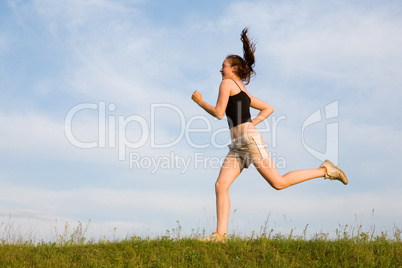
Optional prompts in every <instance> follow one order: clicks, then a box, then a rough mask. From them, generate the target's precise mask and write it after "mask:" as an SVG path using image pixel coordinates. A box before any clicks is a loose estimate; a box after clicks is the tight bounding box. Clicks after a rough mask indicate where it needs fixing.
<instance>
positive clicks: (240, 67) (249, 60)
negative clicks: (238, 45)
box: [226, 27, 255, 85]
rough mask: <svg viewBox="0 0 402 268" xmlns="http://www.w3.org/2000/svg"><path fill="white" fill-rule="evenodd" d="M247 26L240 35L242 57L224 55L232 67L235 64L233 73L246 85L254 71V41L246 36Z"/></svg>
mask: <svg viewBox="0 0 402 268" xmlns="http://www.w3.org/2000/svg"><path fill="white" fill-rule="evenodd" d="M247 32H248V28H247V27H246V28H244V29H243V31H242V32H241V35H240V40H241V41H242V43H243V58H242V57H240V56H238V55H229V56H227V57H226V59H228V60H229V61H230V65H231V66H232V67H234V66H236V67H237V68H236V69H235V71H234V73H235V74H236V75H237V76H238V77H240V79H241V80H242V81H244V82H245V84H246V85H248V83H250V78H251V77H252V76H253V75H255V71H254V69H253V68H254V64H255V58H254V52H255V43H253V42H251V41H250V39H249V38H248V36H247Z"/></svg>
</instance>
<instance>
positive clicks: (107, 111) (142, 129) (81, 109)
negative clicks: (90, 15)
mask: <svg viewBox="0 0 402 268" xmlns="http://www.w3.org/2000/svg"><path fill="white" fill-rule="evenodd" d="M116 108H117V107H116V105H115V104H113V103H110V104H107V103H106V102H105V101H99V102H98V103H80V104H78V105H75V106H74V107H72V108H71V109H70V110H69V111H68V112H67V114H66V116H65V120H64V131H65V136H66V138H67V140H68V141H69V143H70V144H72V145H74V146H76V147H77V148H82V149H92V148H115V149H117V155H118V160H119V161H126V160H127V159H128V162H129V166H130V168H132V169H150V170H151V171H152V172H156V171H157V170H158V169H179V170H180V171H181V172H186V171H187V170H188V169H189V167H194V168H198V167H201V166H203V167H205V168H215V167H218V168H220V166H221V165H222V163H223V161H224V159H219V158H213V157H207V156H205V155H203V156H202V157H201V154H200V153H198V152H197V151H199V150H200V149H205V148H211V147H213V148H217V149H220V148H225V147H227V145H228V143H229V142H230V140H227V142H223V143H222V142H219V141H220V140H219V138H218V136H220V135H219V134H221V133H228V127H227V126H225V127H221V128H218V129H214V128H213V124H212V122H211V118H212V117H210V116H207V115H195V116H190V117H189V116H188V115H187V116H186V114H185V113H184V112H183V111H182V110H181V109H180V107H178V106H175V105H173V104H170V103H156V104H150V110H149V111H148V112H149V113H148V114H149V115H148V116H147V117H146V116H144V115H140V114H133V115H129V116H126V115H121V114H117V113H116ZM167 113H170V114H174V115H175V116H174V118H169V122H170V123H171V125H175V126H178V129H177V130H176V132H177V134H176V136H174V137H173V138H172V139H171V140H169V141H164V142H161V141H160V140H158V137H161V136H163V132H161V131H160V130H158V128H157V124H158V122H159V121H158V122H157V119H159V118H163V119H164V118H165V116H166V114H167ZM88 114H90V115H91V118H93V121H96V122H94V123H96V124H97V127H93V128H91V130H90V131H92V136H91V137H93V136H94V135H93V134H94V132H96V138H92V139H88V137H87V136H85V135H83V134H82V132H79V131H78V132H77V131H74V129H75V127H77V125H75V124H77V122H80V117H84V115H88ZM336 117H338V101H335V102H333V103H330V104H328V105H326V106H325V119H332V118H336ZM81 119H82V118H81ZM286 119H287V116H286V115H281V116H275V115H272V116H270V117H269V120H264V121H263V122H262V123H261V124H259V128H258V131H259V132H260V133H261V134H263V133H269V134H270V135H269V136H270V140H269V142H268V144H269V148H276V147H277V143H278V139H279V135H278V129H279V123H280V122H282V121H284V120H286ZM173 121H174V122H173ZM322 121H323V118H322V116H321V111H320V110H318V111H316V112H314V113H313V114H311V115H310V116H309V117H308V118H307V119H306V120H305V121H304V123H303V125H302V131H301V136H302V144H303V146H304V148H305V149H306V151H307V152H309V153H310V154H312V155H313V156H314V157H316V158H317V159H319V160H324V159H327V158H329V159H332V161H333V162H335V163H337V162H338V123H337V122H332V123H329V124H327V125H326V130H327V133H326V137H325V138H326V149H325V152H324V153H322V152H320V151H319V150H316V149H314V148H311V147H310V146H308V145H307V143H306V142H305V134H304V133H305V129H306V128H308V127H309V126H311V125H313V124H316V123H318V122H322ZM201 123H202V124H201ZM200 125H203V127H200ZM74 126H75V127H74ZM78 126H79V125H78ZM94 128H96V129H94ZM133 128H135V131H134V132H135V134H136V137H137V139H136V140H135V141H134V140H132V139H130V138H129V136H130V135H128V132H130V133H131V132H133ZM129 129H130V130H129ZM193 134H204V135H209V140H208V141H207V142H205V139H204V143H201V142H200V139H197V138H194V137H193ZM228 136H229V135H228ZM264 139H265V137H264ZM183 140H184V141H185V142H187V144H188V145H189V146H190V147H192V148H193V149H195V150H194V151H195V153H194V154H193V156H191V157H184V156H182V155H178V154H176V153H174V152H171V153H170V155H168V156H160V155H158V156H149V155H143V154H140V152H139V149H140V148H143V147H145V146H146V147H147V148H148V147H149V148H150V149H168V148H172V149H174V147H175V146H177V145H178V144H179V143H180V142H182V141H183ZM173 151H174V150H173ZM273 154H275V153H273ZM273 154H271V158H274V157H275V155H273ZM276 160H277V161H276V162H277V165H278V166H277V167H278V168H280V165H282V166H283V167H286V161H285V158H284V157H279V156H276ZM280 163H282V164H280Z"/></svg>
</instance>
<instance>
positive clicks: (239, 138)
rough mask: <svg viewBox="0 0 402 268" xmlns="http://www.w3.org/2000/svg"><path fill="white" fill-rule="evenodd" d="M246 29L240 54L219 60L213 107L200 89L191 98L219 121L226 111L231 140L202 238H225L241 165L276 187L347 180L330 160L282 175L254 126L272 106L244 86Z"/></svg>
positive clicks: (250, 64)
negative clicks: (213, 222) (211, 227)
mask: <svg viewBox="0 0 402 268" xmlns="http://www.w3.org/2000/svg"><path fill="white" fill-rule="evenodd" d="M247 32H248V29H247V28H245V29H243V31H242V33H241V38H240V40H241V41H242V43H243V57H240V56H238V55H229V56H227V57H226V59H225V60H224V61H223V63H222V69H221V70H220V72H221V74H222V82H221V84H220V86H219V95H218V100H217V102H216V105H215V106H212V105H210V104H208V103H207V102H205V101H204V100H203V99H202V95H201V93H200V92H198V91H195V92H194V93H193V95H192V99H193V100H194V101H195V102H196V103H197V104H198V105H199V106H200V107H201V108H203V109H204V110H205V111H206V112H208V113H209V114H210V115H212V116H214V117H216V118H218V119H219V120H220V119H222V118H223V117H224V115H225V114H226V117H227V120H228V124H229V129H230V135H231V139H232V143H231V144H230V145H229V153H228V155H227V156H226V158H225V161H224V162H223V164H222V167H221V170H220V172H219V176H218V179H217V181H216V183H215V193H216V213H217V229H216V232H214V233H213V234H212V235H210V236H209V237H206V238H203V239H201V240H203V241H226V240H227V235H226V233H227V226H228V221H229V211H230V199H229V187H230V185H231V184H232V183H233V181H234V180H235V179H236V178H237V177H238V176H239V174H240V173H241V172H242V170H243V169H244V168H248V167H249V165H250V164H253V165H254V166H255V167H256V169H257V170H258V172H259V173H260V174H261V176H262V177H263V178H264V179H265V180H266V181H267V182H268V183H269V184H270V185H271V186H272V187H273V188H274V189H276V190H281V189H285V188H287V187H289V186H292V185H295V184H298V183H300V182H304V181H307V180H311V179H314V178H320V177H325V178H326V179H330V180H334V179H335V180H339V181H341V182H342V183H343V184H345V185H346V184H347V183H348V179H347V178H346V175H345V174H344V173H343V171H342V170H340V169H339V168H337V167H336V166H335V165H334V164H332V163H331V162H330V161H329V160H326V161H324V163H322V165H321V166H320V167H319V168H314V169H304V170H296V171H291V172H289V173H286V174H285V175H283V176H281V175H280V174H279V172H278V171H277V169H276V167H275V164H274V162H273V160H272V158H271V157H270V156H269V154H268V151H267V149H266V147H265V143H264V140H263V138H262V137H261V135H260V134H259V133H258V131H257V129H256V127H255V126H256V125H257V124H259V123H260V122H261V121H263V120H265V119H266V118H267V117H268V116H270V115H271V114H272V113H273V112H274V109H273V108H272V106H271V105H269V104H268V103H266V102H264V101H262V100H260V99H258V98H256V97H254V96H252V95H251V94H250V93H249V92H248V91H247V88H246V87H245V85H248V84H249V83H250V78H251V76H253V75H254V74H255V72H254V69H253V68H254V63H255V59H254V52H255V44H254V43H253V42H251V41H250V39H249V38H248V35H247ZM250 107H252V108H254V109H257V110H259V111H260V112H259V114H258V115H257V116H256V117H255V118H253V119H251V116H250Z"/></svg>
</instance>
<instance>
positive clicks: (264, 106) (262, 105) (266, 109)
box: [250, 96, 274, 126]
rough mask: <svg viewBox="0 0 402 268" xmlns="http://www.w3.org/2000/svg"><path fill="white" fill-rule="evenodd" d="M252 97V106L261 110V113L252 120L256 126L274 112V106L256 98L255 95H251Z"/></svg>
mask: <svg viewBox="0 0 402 268" xmlns="http://www.w3.org/2000/svg"><path fill="white" fill-rule="evenodd" d="M250 98H251V103H250V106H251V107H253V108H254V109H257V110H260V113H259V114H258V115H257V116H256V117H255V118H254V119H253V120H252V121H251V122H252V123H253V125H254V126H255V125H257V124H259V123H261V122H262V121H264V120H265V119H266V118H267V117H268V116H270V115H271V114H272V113H273V112H274V108H272V106H271V105H269V104H268V103H266V102H264V101H262V100H260V99H258V98H255V97H253V96H250Z"/></svg>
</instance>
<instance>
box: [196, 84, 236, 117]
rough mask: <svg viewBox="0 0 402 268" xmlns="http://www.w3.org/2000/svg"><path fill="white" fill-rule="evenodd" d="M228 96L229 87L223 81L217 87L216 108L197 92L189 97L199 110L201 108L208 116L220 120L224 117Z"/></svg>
mask: <svg viewBox="0 0 402 268" xmlns="http://www.w3.org/2000/svg"><path fill="white" fill-rule="evenodd" d="M229 95H230V87H229V84H228V82H227V81H225V80H223V81H222V82H221V85H220V86H219V96H218V100H217V101H216V106H215V107H214V106H212V105H210V104H209V103H207V102H206V101H204V100H203V99H202V95H201V93H200V92H198V91H197V90H196V91H195V92H194V93H193V96H192V97H191V98H192V99H193V101H195V102H196V103H197V104H198V105H199V106H200V107H201V108H203V109H204V110H205V111H206V112H208V113H209V114H210V115H212V116H214V117H216V118H218V119H219V120H221V119H222V118H223V116H224V115H225V110H226V106H227V103H228V99H229Z"/></svg>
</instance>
